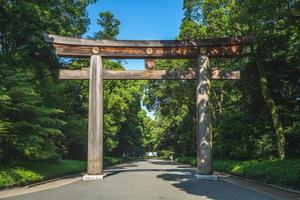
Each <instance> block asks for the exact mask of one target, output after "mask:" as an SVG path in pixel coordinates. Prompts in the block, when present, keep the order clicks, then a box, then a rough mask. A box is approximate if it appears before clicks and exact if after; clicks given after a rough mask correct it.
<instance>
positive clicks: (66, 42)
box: [45, 35, 253, 180]
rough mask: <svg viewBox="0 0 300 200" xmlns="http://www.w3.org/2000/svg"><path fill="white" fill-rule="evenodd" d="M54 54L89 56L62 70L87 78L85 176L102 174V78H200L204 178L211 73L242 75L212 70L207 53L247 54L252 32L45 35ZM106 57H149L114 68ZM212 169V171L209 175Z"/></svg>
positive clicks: (208, 142)
mask: <svg viewBox="0 0 300 200" xmlns="http://www.w3.org/2000/svg"><path fill="white" fill-rule="evenodd" d="M45 41H46V42H48V43H51V44H53V46H54V47H55V49H56V54H57V55H58V56H63V57H90V59H91V61H90V68H83V69H81V70H60V71H59V78H60V79H73V80H89V117H88V118H89V119H88V166H87V173H88V175H86V176H84V178H83V179H84V180H91V179H102V178H103V80H190V79H197V80H198V85H197V89H196V109H197V168H198V172H199V174H200V175H203V177H204V178H207V177H209V175H212V133H211V132H212V130H211V124H210V119H209V108H208V107H209V105H208V100H209V93H210V92H209V85H210V79H217V80H225V79H227V80H228V79H229V80H235V79H239V77H240V72H239V71H231V72H224V71H221V70H217V69H214V70H212V71H210V70H209V64H208V62H209V59H208V57H210V58H215V57H234V56H239V55H245V52H243V49H244V48H243V47H245V46H249V45H250V44H251V43H252V41H253V37H251V36H247V37H233V38H220V39H203V40H160V41H159V40H157V41H150V40H143V41H142V40H139V41H138V40H93V39H81V38H74V37H62V36H56V35H45ZM103 58H122V59H125V58H139V59H145V68H146V69H145V70H130V71H126V70H125V71H113V70H105V69H103V68H102V59H103ZM159 58H164V59H165V58H192V59H193V58H194V59H195V58H197V59H198V65H197V68H194V69H192V68H191V69H189V70H185V71H176V70H155V61H154V59H159ZM207 175H208V176H207Z"/></svg>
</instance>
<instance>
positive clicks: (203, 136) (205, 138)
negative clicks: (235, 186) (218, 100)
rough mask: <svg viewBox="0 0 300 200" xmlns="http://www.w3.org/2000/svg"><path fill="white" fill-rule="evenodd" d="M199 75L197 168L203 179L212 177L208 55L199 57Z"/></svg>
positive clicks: (197, 93) (197, 92)
mask: <svg viewBox="0 0 300 200" xmlns="http://www.w3.org/2000/svg"><path fill="white" fill-rule="evenodd" d="M197 67H198V77H197V81H198V82H197V83H198V85H197V90H196V95H197V97H196V98H197V99H196V107H197V168H198V173H199V175H198V177H200V178H201V179H202V178H203V179H216V177H212V176H210V175H212V173H213V169H212V127H211V123H210V117H209V114H210V112H209V94H210V73H209V59H208V57H207V56H206V55H200V56H199V57H198V66H197Z"/></svg>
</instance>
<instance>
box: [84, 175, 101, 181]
mask: <svg viewBox="0 0 300 200" xmlns="http://www.w3.org/2000/svg"><path fill="white" fill-rule="evenodd" d="M103 178H104V175H103V174H102V175H88V174H87V175H84V176H83V177H82V180H84V181H90V180H98V179H103Z"/></svg>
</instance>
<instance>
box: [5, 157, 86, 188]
mask: <svg viewBox="0 0 300 200" xmlns="http://www.w3.org/2000/svg"><path fill="white" fill-rule="evenodd" d="M85 169H86V162H84V161H77V160H61V161H57V162H54V163H45V162H16V163H12V164H11V165H9V166H4V167H1V168H0V188H6V187H13V186H21V185H25V184H29V183H34V182H39V181H42V180H46V179H50V178H54V177H59V176H63V175H67V174H72V173H77V172H81V171H84V170H85Z"/></svg>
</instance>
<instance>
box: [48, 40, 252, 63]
mask: <svg viewBox="0 0 300 200" xmlns="http://www.w3.org/2000/svg"><path fill="white" fill-rule="evenodd" d="M45 41H46V42H48V43H51V44H53V46H54V47H55V49H56V54H57V55H58V56H65V57H89V56H91V55H93V54H95V53H94V52H93V48H94V47H97V48H98V49H99V54H100V55H101V56H103V57H105V58H197V57H198V55H199V54H200V53H203V52H204V53H203V54H206V55H208V56H209V57H231V56H239V55H247V53H245V52H243V49H244V48H243V47H244V46H249V45H250V44H251V43H252V42H253V37H252V36H246V37H232V38H217V39H202V40H93V39H82V38H74V37H63V36H57V35H45ZM149 48H150V49H151V53H150V54H149ZM147 49H148V51H147Z"/></svg>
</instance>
